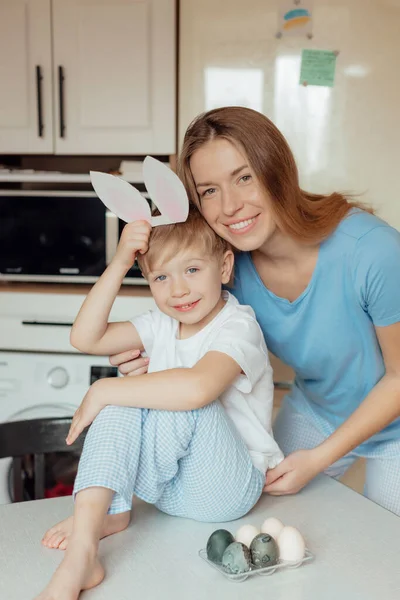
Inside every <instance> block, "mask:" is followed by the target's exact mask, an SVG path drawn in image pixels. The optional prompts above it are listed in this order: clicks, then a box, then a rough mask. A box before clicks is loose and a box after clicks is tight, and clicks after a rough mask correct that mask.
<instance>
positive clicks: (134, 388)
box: [88, 351, 242, 411]
mask: <svg viewBox="0 0 400 600" xmlns="http://www.w3.org/2000/svg"><path fill="white" fill-rule="evenodd" d="M241 370H242V369H241V367H240V366H239V365H238V363H237V362H236V361H235V360H234V359H233V358H231V357H230V356H228V355H227V354H223V353H222V352H214V351H212V352H207V354H205V356H204V357H203V358H202V359H200V360H199V362H198V363H197V364H196V365H195V366H194V367H192V368H190V369H186V368H178V369H169V370H167V371H159V372H156V373H147V374H146V375H139V376H137V377H124V378H108V379H99V380H98V381H96V382H95V383H94V384H93V385H92V386H91V388H90V390H89V392H88V393H89V394H90V393H91V391H92V393H93V396H94V398H93V399H94V401H95V402H96V403H99V405H100V407H101V408H103V407H104V406H106V405H107V404H113V405H117V406H131V407H136V408H151V409H156V410H157V409H158V410H172V411H179V410H195V409H198V408H201V407H203V406H206V405H207V404H210V403H211V402H214V400H216V399H217V398H218V397H219V396H220V395H221V394H222V393H223V392H224V391H225V390H226V389H227V388H228V387H230V386H231V385H232V384H233V382H234V381H235V379H237V377H238V376H239V375H240V373H241ZM101 408H100V409H101Z"/></svg>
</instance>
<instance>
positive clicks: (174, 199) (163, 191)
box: [156, 177, 187, 223]
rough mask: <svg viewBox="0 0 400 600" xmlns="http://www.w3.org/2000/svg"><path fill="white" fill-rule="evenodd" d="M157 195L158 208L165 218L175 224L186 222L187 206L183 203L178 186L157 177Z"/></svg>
mask: <svg viewBox="0 0 400 600" xmlns="http://www.w3.org/2000/svg"><path fill="white" fill-rule="evenodd" d="M156 194H157V195H156V198H157V204H158V208H159V209H160V211H161V212H162V214H163V215H164V216H165V217H168V219H169V220H170V221H172V222H173V223H180V222H182V221H186V219H187V206H185V205H184V203H182V200H181V198H180V196H179V191H178V190H177V189H176V186H174V185H171V184H170V182H169V181H168V180H167V179H161V178H159V177H157V181H156ZM161 198H162V202H161ZM186 204H187V203H186Z"/></svg>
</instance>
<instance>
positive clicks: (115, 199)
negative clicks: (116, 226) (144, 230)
mask: <svg viewBox="0 0 400 600" xmlns="http://www.w3.org/2000/svg"><path fill="white" fill-rule="evenodd" d="M107 198H109V199H110V200H111V202H112V206H113V212H114V211H115V212H116V214H117V216H118V217H120V218H121V219H123V220H124V221H126V222H127V223H130V222H131V221H150V216H151V213H150V208H149V205H148V204H147V201H146V200H145V199H144V198H143V203H141V202H139V201H138V199H136V198H127V197H126V196H124V195H123V194H121V193H120V192H119V191H118V190H116V189H115V188H113V187H112V186H110V187H109V188H108V189H107Z"/></svg>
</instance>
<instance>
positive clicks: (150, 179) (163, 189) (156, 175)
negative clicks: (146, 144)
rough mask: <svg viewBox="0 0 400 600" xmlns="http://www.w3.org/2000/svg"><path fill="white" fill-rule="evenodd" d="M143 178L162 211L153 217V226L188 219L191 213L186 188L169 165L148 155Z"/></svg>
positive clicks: (152, 197)
mask: <svg viewBox="0 0 400 600" xmlns="http://www.w3.org/2000/svg"><path fill="white" fill-rule="evenodd" d="M143 179H144V182H145V184H146V189H147V191H148V192H149V195H150V198H151V199H152V201H153V203H154V204H155V205H156V206H157V207H158V208H159V210H160V212H161V216H159V217H153V218H152V220H151V224H152V225H153V226H155V225H166V224H169V223H182V222H183V221H186V219H187V217H188V214H189V201H188V197H187V194H186V190H185V188H184V185H183V183H182V182H181V180H180V179H179V177H178V176H177V175H175V173H174V172H173V171H172V170H171V169H170V168H169V167H167V166H166V165H165V164H164V163H162V162H160V161H158V160H156V159H155V158H153V157H151V156H146V158H145V159H144V162H143Z"/></svg>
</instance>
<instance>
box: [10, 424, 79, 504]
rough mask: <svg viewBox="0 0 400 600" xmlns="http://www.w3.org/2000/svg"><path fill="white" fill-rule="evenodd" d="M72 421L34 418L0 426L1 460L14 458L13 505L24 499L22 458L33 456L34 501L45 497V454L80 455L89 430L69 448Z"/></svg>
mask: <svg viewBox="0 0 400 600" xmlns="http://www.w3.org/2000/svg"><path fill="white" fill-rule="evenodd" d="M71 422H72V418H70V417H68V418H64V417H61V418H50V419H31V420H27V421H9V422H6V423H1V424H0V458H12V459H13V486H12V487H13V488H14V502H22V501H23V500H24V493H23V473H22V459H23V457H24V456H26V455H33V456H34V465H33V467H34V468H33V470H34V499H35V500H39V499H41V498H44V492H45V455H46V454H49V453H51V452H71V451H72V452H80V451H81V450H82V447H83V442H84V438H85V434H86V431H84V432H83V433H82V434H81V435H80V436H79V438H78V439H77V440H76V442H75V443H74V444H72V445H71V446H67V444H66V443H65V438H66V437H67V434H68V431H69V428H70V425H71Z"/></svg>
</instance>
